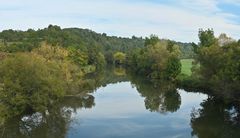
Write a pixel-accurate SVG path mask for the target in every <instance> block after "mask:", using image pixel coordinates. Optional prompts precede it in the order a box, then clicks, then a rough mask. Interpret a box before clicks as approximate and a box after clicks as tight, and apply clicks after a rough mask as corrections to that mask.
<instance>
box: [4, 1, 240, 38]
mask: <svg viewBox="0 0 240 138" xmlns="http://www.w3.org/2000/svg"><path fill="white" fill-rule="evenodd" d="M231 1H233V2H234V0H231ZM236 1H237V0H235V2H236ZM1 3H2V4H1V6H0V20H1V22H0V30H3V29H7V28H15V29H27V28H29V27H31V28H39V27H40V28H42V27H46V26H47V25H48V24H50V23H52V24H57V25H60V26H62V27H81V28H90V29H93V30H94V31H97V32H106V33H108V34H110V35H118V36H126V37H130V36H132V35H136V36H148V35H150V34H157V35H159V36H160V37H162V38H169V39H175V40H178V41H195V42H196V41H198V39H197V33H198V29H199V28H213V29H214V30H215V31H216V34H219V33H221V32H225V33H227V34H230V35H231V36H233V37H235V38H239V37H240V35H239V33H238V32H240V25H238V24H237V20H236V19H237V18H238V16H236V15H234V14H230V13H226V12H223V11H222V10H221V9H220V8H219V7H218V4H219V2H218V1H217V0H179V1H175V0H172V1H171V2H170V3H161V2H157V1H152V2H149V1H144V0H141V1H135V0H133V1H130V2H129V1H125V0H111V1H110V0H105V1H97V0H89V1H83V0H68V1H67V0H61V1H60V0H51V1H47V0H42V1H32V0H25V1H24V2H23V1H21V0H12V1H7V0H3V2H1ZM3 7H9V8H7V9H6V8H5V9H4V8H3ZM12 7H13V8H14V10H13V9H11V8H12Z"/></svg>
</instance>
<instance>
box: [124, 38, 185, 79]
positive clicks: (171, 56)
mask: <svg viewBox="0 0 240 138" xmlns="http://www.w3.org/2000/svg"><path fill="white" fill-rule="evenodd" d="M179 56H180V50H179V46H177V45H175V44H174V43H173V42H171V41H162V40H161V41H160V40H159V39H158V37H156V36H151V37H150V38H149V39H146V42H145V47H144V48H142V49H138V50H136V51H134V52H132V53H130V54H129V59H128V60H129V63H128V64H129V65H130V66H131V67H132V68H133V70H135V71H136V72H137V73H139V74H144V75H146V76H148V77H150V78H153V79H170V80H174V79H175V78H176V77H177V75H178V74H179V73H180V72H181V63H180V58H179Z"/></svg>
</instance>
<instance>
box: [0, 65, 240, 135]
mask: <svg viewBox="0 0 240 138" xmlns="http://www.w3.org/2000/svg"><path fill="white" fill-rule="evenodd" d="M85 82H86V84H85V85H84V87H83V88H82V89H81V90H79V91H80V93H77V94H72V95H69V96H66V97H65V98H64V99H63V100H62V101H61V102H59V103H58V104H56V105H54V106H53V107H51V108H49V110H47V111H46V112H45V113H32V114H28V115H23V116H21V117H18V118H13V119H11V120H9V121H8V122H6V124H5V125H4V126H3V127H1V128H0V137H3V138H65V137H66V138H80V137H83V138H112V137H114V138H129V137H130V138H147V137H149V138H159V137H162V138H191V137H196V138H220V137H221V138H239V137H240V106H239V104H236V103H231V102H226V101H223V100H222V99H219V98H217V97H213V96H208V95H206V94H203V93H198V92H186V91H185V90H182V89H178V88H177V86H176V85H175V84H173V83H169V82H166V81H154V82H152V81H149V80H146V78H142V77H140V76H139V75H132V74H129V73H126V71H125V70H124V69H121V68H120V69H115V70H111V71H108V70H106V71H104V72H101V73H99V74H94V75H89V76H88V77H86V79H85Z"/></svg>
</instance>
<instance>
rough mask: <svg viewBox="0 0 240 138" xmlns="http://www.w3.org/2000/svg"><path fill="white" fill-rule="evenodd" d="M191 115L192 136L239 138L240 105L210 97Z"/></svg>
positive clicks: (202, 137) (200, 137)
mask: <svg viewBox="0 0 240 138" xmlns="http://www.w3.org/2000/svg"><path fill="white" fill-rule="evenodd" d="M201 106H202V108H201V109H198V110H193V111H192V114H191V117H192V118H191V126H192V128H193V131H192V135H195V136H198V137H199V138H220V137H221V138H239V137H240V105H239V103H226V101H223V100H221V99H218V98H216V97H209V98H208V99H207V100H206V101H203V102H202V103H201Z"/></svg>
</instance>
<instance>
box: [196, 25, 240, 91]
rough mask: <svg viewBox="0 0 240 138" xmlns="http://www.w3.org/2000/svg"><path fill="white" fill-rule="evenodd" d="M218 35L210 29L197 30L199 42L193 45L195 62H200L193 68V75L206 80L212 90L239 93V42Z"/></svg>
mask: <svg viewBox="0 0 240 138" xmlns="http://www.w3.org/2000/svg"><path fill="white" fill-rule="evenodd" d="M220 36H221V37H219V38H216V37H215V36H214V32H213V30H211V29H208V30H205V31H203V30H200V31H199V39H200V43H199V44H198V45H195V52H196V57H195V60H196V63H195V64H200V67H199V68H196V67H195V68H194V74H193V75H194V76H195V77H198V78H199V79H200V80H202V81H204V82H207V83H208V86H209V87H211V89H213V90H214V91H219V92H222V93H224V94H226V95H228V94H230V95H231V94H234V95H239V91H240V89H239V88H240V87H239V84H240V42H236V41H233V39H230V38H228V37H226V35H220ZM224 36H225V37H224ZM198 66H199V65H198Z"/></svg>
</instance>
